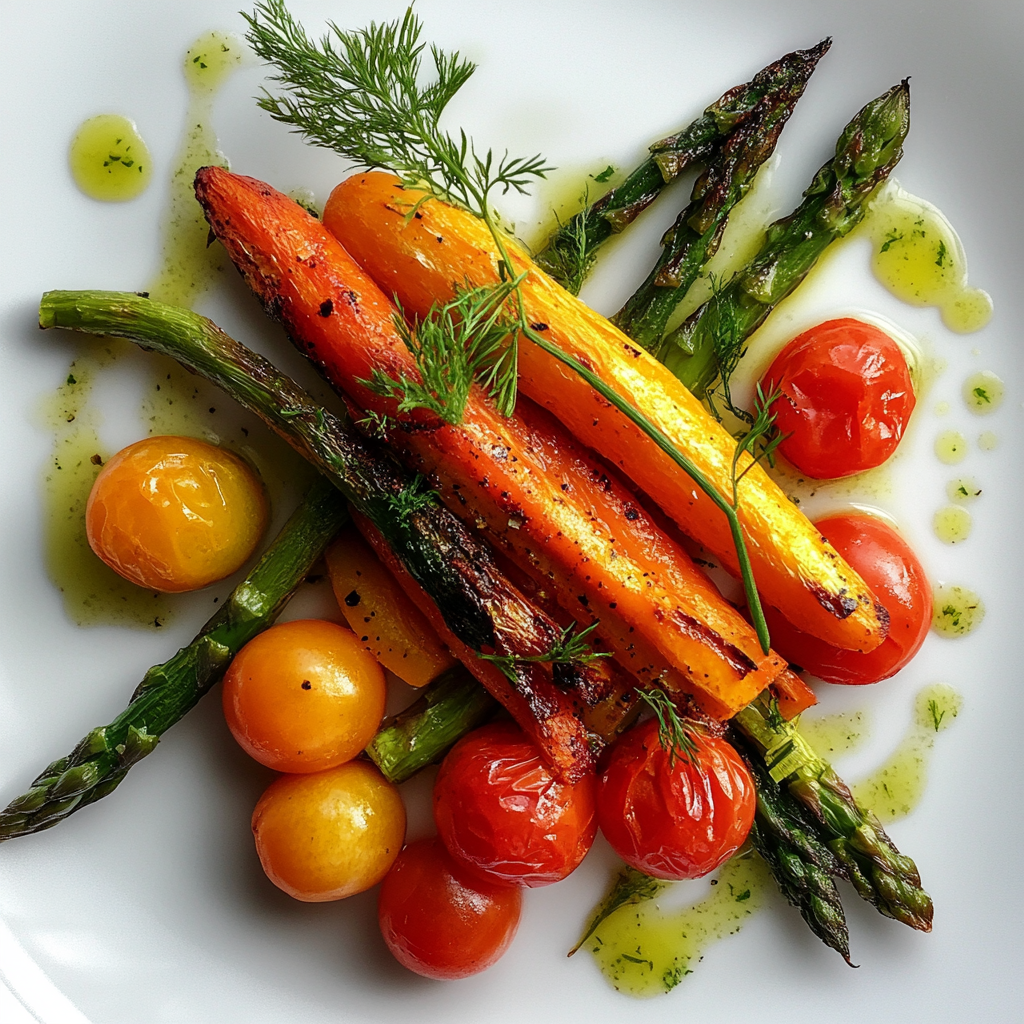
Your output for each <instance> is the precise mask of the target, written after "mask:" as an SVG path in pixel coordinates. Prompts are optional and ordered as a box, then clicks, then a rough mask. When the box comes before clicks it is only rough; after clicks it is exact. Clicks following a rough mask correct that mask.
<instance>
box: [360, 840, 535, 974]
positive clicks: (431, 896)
mask: <svg viewBox="0 0 1024 1024" xmlns="http://www.w3.org/2000/svg"><path fill="white" fill-rule="evenodd" d="M522 905H523V895H522V889H520V888H517V887H514V886H510V885H505V884H503V883H500V882H489V881H486V880H484V879H481V878H479V877H477V876H475V875H472V874H470V873H469V872H467V871H466V870H465V868H462V867H460V866H459V865H458V864H457V863H456V862H455V860H454V859H453V858H452V857H451V855H450V854H449V853H448V851H447V850H446V849H445V848H444V844H443V843H442V842H441V840H440V839H438V838H437V837H436V836H435V837H434V838H432V839H421V840H419V841H418V842H415V843H410V844H409V845H408V846H407V847H406V848H405V849H404V850H403V851H402V852H401V853H400V854H399V855H398V860H396V861H395V863H394V866H393V867H392V868H391V870H390V871H389V872H388V874H387V877H386V878H385V879H384V883H383V884H382V885H381V888H380V897H379V899H378V902H377V916H378V920H379V922H380V931H381V935H383V936H384V941H385V943H386V944H387V947H388V949H390V950H391V952H392V954H393V955H394V957H395V959H396V960H397V961H398V962H399V963H400V964H401V965H402V966H403V967H407V968H408V969H409V970H410V971H415V972H416V973H417V974H421V975H423V976H424V977H426V978H436V979H438V980H444V981H447V980H453V979H455V978H467V977H469V976H470V975H471V974H479V973H480V972H481V971H483V970H486V969H487V968H488V967H490V966H491V965H492V964H494V963H495V962H497V960H499V959H500V957H501V956H502V954H503V953H504V952H505V950H506V949H508V947H509V945H510V944H511V942H512V939H513V938H514V937H515V934H516V930H517V929H518V927H519V917H520V913H521V911H522Z"/></svg>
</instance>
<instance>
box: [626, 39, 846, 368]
mask: <svg viewBox="0 0 1024 1024" xmlns="http://www.w3.org/2000/svg"><path fill="white" fill-rule="evenodd" d="M831 45H832V40H831V39H825V40H823V41H822V42H820V43H819V44H818V45H817V46H815V47H812V48H811V49H809V50H796V51H795V52H794V53H790V54H787V55H786V56H785V57H783V58H782V60H780V61H778V62H777V64H775V65H772V67H773V68H774V69H776V70H775V73H774V75H773V84H772V88H771V90H770V91H769V92H767V93H765V95H764V96H763V97H762V98H761V99H760V100H759V101H758V102H757V103H755V104H754V106H753V108H752V109H751V110H750V113H749V114H748V116H746V117H745V118H744V119H743V120H741V121H740V123H739V124H737V125H736V126H735V127H734V128H733V129H732V130H731V131H730V132H729V134H728V135H726V136H725V138H724V139H722V140H721V142H720V143H719V144H718V145H716V146H715V148H714V150H713V152H712V153H711V154H710V156H709V158H708V162H707V167H706V168H705V170H704V173H703V174H701V176H700V177H699V178H698V179H697V181H696V183H695V184H694V186H693V193H692V195H691V202H690V204H689V205H688V206H686V207H685V208H684V209H683V211H682V212H681V213H680V214H679V217H678V218H677V219H676V222H675V224H673V225H672V227H671V228H669V230H668V231H667V232H666V233H665V236H664V238H662V240H661V244H662V253H661V256H660V258H659V259H658V262H657V263H656V264H655V266H654V269H653V270H652V271H651V272H650V274H649V275H648V276H647V280H646V281H644V283H643V284H642V285H640V287H639V288H638V289H637V291H636V292H634V294H633V295H632V296H631V297H630V298H629V299H628V300H627V302H626V304H625V305H624V306H623V307H622V309H620V310H619V311H618V313H616V314H615V316H614V317H612V322H613V323H614V324H616V326H618V327H619V328H620V329H621V330H622V331H624V332H625V333H626V334H628V335H629V336H630V337H631V338H632V339H633V340H634V341H636V342H638V343H639V344H640V345H642V346H643V347H644V348H646V349H648V350H652V349H657V348H658V346H659V345H660V343H661V339H662V336H663V334H664V333H665V327H666V326H667V325H668V321H669V318H670V317H671V315H672V311H673V310H674V309H675V308H676V306H677V305H678V304H679V302H680V301H681V300H682V298H683V296H684V295H685V294H686V292H687V289H688V288H689V287H690V285H692V284H693V282H694V281H695V280H696V278H697V275H698V274H699V273H700V271H701V268H702V267H703V266H704V264H705V263H706V262H707V261H708V260H709V259H711V257H712V256H714V254H715V252H716V251H717V250H718V246H719V243H720V242H721V239H722V234H723V233H724V231H725V225H726V222H727V221H728V219H729V214H730V213H731V212H732V208H733V207H734V206H735V205H736V204H737V203H738V202H739V201H740V200H741V199H742V198H743V197H744V195H746V193H747V191H748V190H749V188H750V186H751V184H752V183H753V181H754V176H755V175H756V174H757V171H758V168H759V167H760V166H761V164H763V163H764V161H765V160H767V159H768V157H770V156H771V155H772V153H773V152H774V151H775V144H776V143H777V142H778V139H779V136H780V135H781V133H782V129H783V128H784V127H785V125H786V122H787V121H788V120H789V117H790V114H792V113H793V110H794V108H795V107H796V104H797V100H799V99H800V97H801V96H802V95H803V91H804V88H805V87H806V86H807V82H808V81H809V80H810V77H811V74H812V73H813V72H814V69H815V67H817V64H818V61H819V60H820V59H821V58H822V57H823V56H824V55H825V54H826V53H827V52H828V49H829V47H830V46H831Z"/></svg>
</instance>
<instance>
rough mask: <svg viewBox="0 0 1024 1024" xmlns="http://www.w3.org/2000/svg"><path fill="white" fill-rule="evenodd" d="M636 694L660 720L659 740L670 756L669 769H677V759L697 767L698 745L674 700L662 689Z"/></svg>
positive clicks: (641, 691) (642, 691)
mask: <svg viewBox="0 0 1024 1024" xmlns="http://www.w3.org/2000/svg"><path fill="white" fill-rule="evenodd" d="M636 692H637V694H638V695H639V697H640V699H641V700H643V701H644V702H645V703H646V704H647V706H648V707H649V708H650V709H651V710H652V711H653V712H654V715H655V717H656V718H657V719H658V739H659V741H660V742H661V746H662V749H663V750H664V751H665V753H666V754H668V763H669V767H675V763H676V759H677V758H680V759H682V760H684V761H689V762H690V764H692V765H696V764H697V755H698V748H697V743H696V741H695V740H694V738H693V733H692V731H691V729H690V727H689V726H688V725H687V724H686V723H685V722H684V721H683V719H682V718H681V717H680V715H679V711H678V710H677V709H676V706H675V704H673V703H672V698H671V697H669V695H668V694H667V693H666V692H665V691H664V690H661V689H654V690H637V691H636Z"/></svg>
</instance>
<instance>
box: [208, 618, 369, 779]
mask: <svg viewBox="0 0 1024 1024" xmlns="http://www.w3.org/2000/svg"><path fill="white" fill-rule="evenodd" d="M222 699H223V704H224V717H225V719H227V723H228V728H229V729H230V730H231V734H232V735H233V736H234V737H235V739H236V740H238V743H239V744H240V746H241V747H242V749H243V750H244V751H245V752H246V753H247V754H249V756H250V757H254V758H255V759H256V760H257V761H259V762H260V764H265V765H266V766H267V767H268V768H274V769H275V770H276V771H279V772H318V771H322V770H323V769H325V768H333V767H334V766H335V765H339V764H343V763H344V762H345V761H349V760H351V759H352V758H353V757H355V756H356V754H358V753H359V752H360V751H361V750H362V749H363V748H364V747H365V746H366V745H367V743H369V742H370V740H371V739H373V734H374V733H375V732H376V731H377V727H378V726H379V725H380V722H381V718H383V716H384V700H385V685H384V672H383V670H382V669H381V667H380V665H378V664H377V662H376V661H374V659H373V656H372V655H371V654H369V653H367V651H366V650H365V649H364V648H363V645H362V644H361V643H360V642H359V638H358V637H357V636H356V635H355V633H353V632H352V631H351V630H350V629H345V628H344V626H338V625H336V624H335V623H333V622H325V621H324V620H322V619H300V620H298V621H296V622H283V623H280V624H278V625H276V626H271V628H270V629H268V630H266V632H264V633H260V635H259V636H257V637H255V638H254V639H252V640H250V641H249V642H248V643H247V644H246V645H245V646H244V647H243V648H242V649H241V651H239V652H238V654H237V655H236V657H235V660H234V661H232V662H231V666H230V667H229V668H228V671H227V673H226V675H225V676H224V689H223V694H222Z"/></svg>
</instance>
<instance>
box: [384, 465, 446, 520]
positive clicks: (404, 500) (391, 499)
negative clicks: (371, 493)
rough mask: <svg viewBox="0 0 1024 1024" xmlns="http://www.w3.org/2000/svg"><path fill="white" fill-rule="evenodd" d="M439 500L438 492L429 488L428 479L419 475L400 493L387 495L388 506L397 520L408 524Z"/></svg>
mask: <svg viewBox="0 0 1024 1024" xmlns="http://www.w3.org/2000/svg"><path fill="white" fill-rule="evenodd" d="M436 500H437V491H434V490H431V489H430V488H429V487H428V486H427V478H426V477H425V476H423V475H422V474H421V473H417V474H416V475H415V476H414V477H413V478H412V479H411V480H410V481H409V483H408V484H407V485H406V486H405V487H403V488H402V489H401V490H400V491H395V492H394V493H393V494H389V495H387V501H388V505H389V506H390V508H391V512H392V514H393V515H394V517H395V519H396V520H398V521H399V522H403V523H404V522H408V520H409V519H411V518H412V517H413V516H414V515H416V513H417V512H420V511H421V510H422V509H424V508H426V507H427V506H429V505H433V504H434V502H435V501H436Z"/></svg>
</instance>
